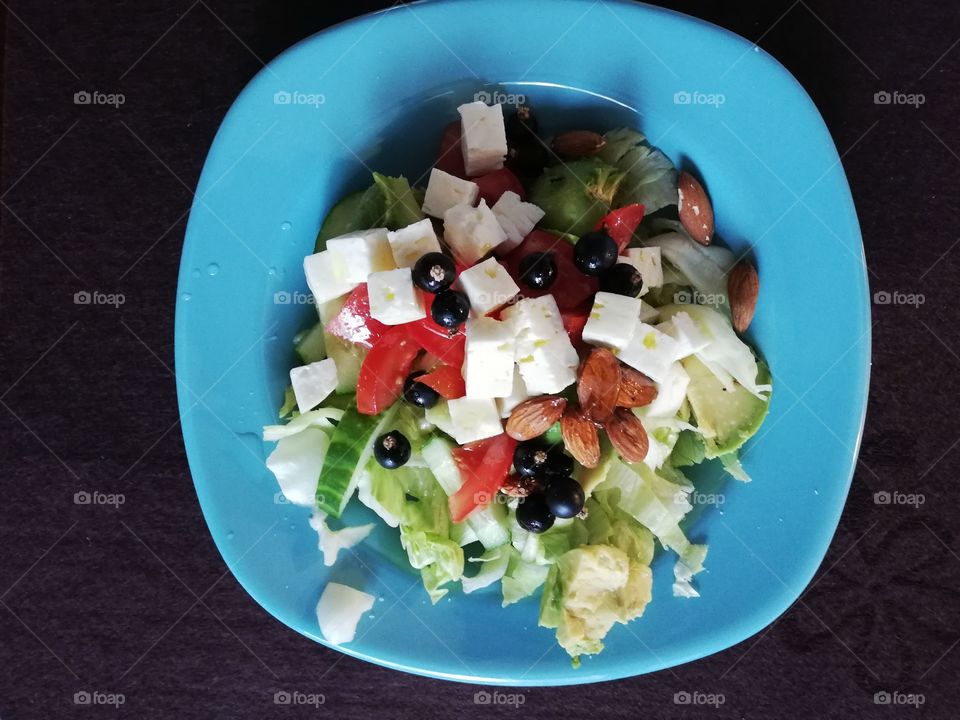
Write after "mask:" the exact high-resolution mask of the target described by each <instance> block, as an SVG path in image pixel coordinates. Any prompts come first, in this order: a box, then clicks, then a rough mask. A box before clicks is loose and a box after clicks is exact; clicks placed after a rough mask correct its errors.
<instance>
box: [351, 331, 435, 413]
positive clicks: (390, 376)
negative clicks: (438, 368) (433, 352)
mask: <svg viewBox="0 0 960 720" xmlns="http://www.w3.org/2000/svg"><path fill="white" fill-rule="evenodd" d="M419 352H420V346H419V345H418V344H417V343H416V342H415V341H414V340H413V338H411V337H410V334H409V332H408V331H407V328H406V326H404V325H395V326H393V327H391V328H390V329H389V330H387V331H386V332H385V333H384V334H383V337H381V338H380V340H379V341H378V342H377V344H376V345H374V346H373V347H372V348H371V349H370V352H368V353H367V356H366V357H365V358H364V359H363V364H362V365H360V374H359V376H358V377H357V411H359V412H360V413H361V414H363V415H377V414H378V413H382V412H383V411H384V410H386V409H387V408H388V407H390V406H391V405H393V403H394V401H395V400H396V399H397V398H398V397H399V396H400V393H401V392H403V381H404V380H406V379H407V375H409V374H410V366H411V365H412V364H413V361H414V359H415V358H416V357H417V353H419Z"/></svg>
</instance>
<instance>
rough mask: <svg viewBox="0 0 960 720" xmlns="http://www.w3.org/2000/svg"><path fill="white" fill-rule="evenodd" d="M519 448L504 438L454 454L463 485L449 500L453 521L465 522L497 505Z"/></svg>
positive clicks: (468, 446) (510, 439) (467, 447)
mask: <svg viewBox="0 0 960 720" xmlns="http://www.w3.org/2000/svg"><path fill="white" fill-rule="evenodd" d="M516 448H517V441H516V440H514V439H513V438H511V437H510V436H509V435H506V434H503V435H496V436H494V437H492V438H487V439H486V440H477V441H476V442H472V443H468V444H467V445H464V446H463V447H459V448H457V449H456V450H454V451H453V459H454V461H455V462H456V463H457V467H458V468H459V469H460V475H461V477H462V478H463V485H461V486H460V489H459V490H457V492H455V493H454V494H453V495H451V496H450V497H449V498H448V499H449V502H450V519H451V520H453V521H454V522H462V521H463V519H464V518H466V517H467V515H469V514H470V513H471V512H473V511H474V510H476V509H477V508H479V507H486V506H487V505H489V504H490V503H491V502H492V501H493V498H494V496H495V495H496V494H497V490H499V489H500V488H501V487H502V486H503V481H504V480H506V478H507V474H508V473H509V472H510V466H511V465H512V464H513V451H514V450H516Z"/></svg>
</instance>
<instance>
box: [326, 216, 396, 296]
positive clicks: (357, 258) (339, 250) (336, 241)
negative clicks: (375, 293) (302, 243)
mask: <svg viewBox="0 0 960 720" xmlns="http://www.w3.org/2000/svg"><path fill="white" fill-rule="evenodd" d="M327 251H328V252H329V253H330V257H331V260H332V261H333V269H334V272H335V273H336V274H337V276H338V277H340V278H342V279H343V280H346V281H347V282H354V283H362V282H366V281H367V275H369V274H370V273H375V272H380V271H382V270H393V268H395V267H396V266H397V265H396V263H395V262H394V260H393V252H391V250H390V243H389V242H388V241H387V229H386V228H374V229H373V230H360V231H359V232H355V233H347V234H346V235H341V236H339V237H335V238H330V239H329V240H327Z"/></svg>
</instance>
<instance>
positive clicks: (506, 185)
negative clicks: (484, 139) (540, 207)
mask: <svg viewBox="0 0 960 720" xmlns="http://www.w3.org/2000/svg"><path fill="white" fill-rule="evenodd" d="M471 179H472V180H473V181H474V182H475V183H476V184H477V185H479V186H480V198H481V199H483V200H486V201H487V205H489V206H491V207H493V204H494V203H495V202H496V201H497V200H499V199H500V196H501V195H503V194H504V193H505V192H506V191H507V190H513V192H515V193H516V194H517V195H519V196H520V199H521V200H523V199H524V198H525V197H526V192H525V191H524V189H523V183H521V182H520V180H519V178H517V176H516V175H514V174H513V173H512V172H510V171H509V170H508V169H507V168H500V169H499V170H494V171H493V172H492V173H487V174H486V175H481V176H480V177H475V178H471Z"/></svg>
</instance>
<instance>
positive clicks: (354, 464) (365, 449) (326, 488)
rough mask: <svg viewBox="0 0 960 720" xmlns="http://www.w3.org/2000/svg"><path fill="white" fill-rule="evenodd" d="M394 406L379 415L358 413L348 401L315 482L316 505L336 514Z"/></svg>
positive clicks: (353, 403) (358, 476) (344, 501)
mask: <svg viewBox="0 0 960 720" xmlns="http://www.w3.org/2000/svg"><path fill="white" fill-rule="evenodd" d="M396 408H397V404H394V406H393V407H391V408H390V409H388V410H387V411H386V412H384V413H383V414H382V415H378V416H376V415H361V414H360V413H359V412H358V411H357V405H356V402H352V403H350V406H349V407H348V408H347V409H346V411H345V412H344V413H343V417H342V418H340V422H339V423H338V424H337V427H336V429H335V430H334V431H333V436H332V437H331V438H330V447H329V448H328V450H327V457H326V459H325V460H324V463H323V470H322V471H321V473H320V480H319V481H318V483H317V507H319V508H320V509H321V510H323V511H324V512H326V513H328V514H329V515H332V516H333V517H340V515H341V514H342V513H343V509H344V508H345V507H346V505H347V502H348V501H349V500H350V497H351V496H352V495H353V492H354V490H356V487H357V483H358V482H359V481H360V474H361V473H362V472H363V470H364V468H365V467H366V464H367V460H369V459H370V456H371V454H372V453H373V441H374V440H375V439H376V437H377V432H378V429H379V428H381V427H383V426H384V425H385V424H387V423H389V422H391V421H392V420H393V416H394V414H395V413H396Z"/></svg>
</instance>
